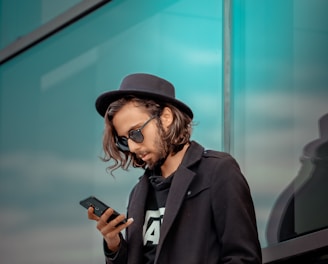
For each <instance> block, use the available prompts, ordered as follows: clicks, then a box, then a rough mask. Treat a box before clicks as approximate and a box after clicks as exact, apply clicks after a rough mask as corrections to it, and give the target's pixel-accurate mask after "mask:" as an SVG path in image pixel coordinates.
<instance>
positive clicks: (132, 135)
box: [116, 116, 155, 151]
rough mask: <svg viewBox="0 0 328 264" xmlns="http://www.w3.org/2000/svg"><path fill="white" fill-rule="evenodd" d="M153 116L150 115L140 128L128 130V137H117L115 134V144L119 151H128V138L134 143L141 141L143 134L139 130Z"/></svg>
mask: <svg viewBox="0 0 328 264" xmlns="http://www.w3.org/2000/svg"><path fill="white" fill-rule="evenodd" d="M154 118H155V116H152V117H151V118H150V119H148V120H147V121H146V122H145V123H144V124H143V125H142V126H141V127H140V128H138V129H135V130H134V129H133V130H130V131H129V133H128V137H119V136H116V146H117V147H118V149H119V150H121V151H130V149H129V145H128V140H129V139H131V140H133V141H134V142H136V143H141V142H143V141H144V136H143V134H142V132H141V130H142V129H143V128H144V127H145V126H146V125H147V124H148V123H149V122H150V121H151V120H153V119H154Z"/></svg>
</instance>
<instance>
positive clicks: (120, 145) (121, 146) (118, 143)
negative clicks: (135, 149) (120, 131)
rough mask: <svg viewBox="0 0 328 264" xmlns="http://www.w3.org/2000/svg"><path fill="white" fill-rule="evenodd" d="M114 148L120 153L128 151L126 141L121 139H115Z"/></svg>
mask: <svg viewBox="0 0 328 264" xmlns="http://www.w3.org/2000/svg"><path fill="white" fill-rule="evenodd" d="M116 146H117V147H118V148H119V149H120V150H122V151H129V150H130V149H129V145H128V139H127V138H123V137H118V138H116Z"/></svg>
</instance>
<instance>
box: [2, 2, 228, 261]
mask: <svg viewBox="0 0 328 264" xmlns="http://www.w3.org/2000/svg"><path fill="white" fill-rule="evenodd" d="M141 7H142V8H141ZM136 10H138V12H136ZM221 13H222V3H221V1H216V0H210V1H207V2H206V4H204V3H203V4H201V5H200V4H199V1H194V0H192V1H191V0H181V1H178V0H167V1H146V0H144V1H134V0H129V1H113V2H111V3H109V4H107V5H104V6H103V7H102V8H100V9H98V10H97V11H96V12H94V13H92V14H90V15H89V16H87V17H85V18H83V19H81V20H79V21H78V22H76V23H75V24H72V25H71V26H70V27H68V28H66V29H65V30H62V31H61V32H59V33H57V34H56V35H53V36H52V37H51V38H49V39H47V40H45V41H43V42H41V43H40V44H38V45H37V46H34V47H33V48H31V49H29V50H27V51H25V52H24V53H22V54H20V55H19V56H17V57H15V58H13V59H11V60H9V61H7V62H6V63H5V64H3V65H1V67H0V85H1V89H0V114H1V115H0V175H1V176H0V198H1V199H0V211H1V217H0V234H1V240H0V262H1V263H26V264H44V263H70V264H74V263H79V264H81V263H102V262H103V261H104V257H103V252H102V238H101V236H100V234H99V233H98V231H97V230H96V226H95V223H94V222H91V221H89V220H88V219H87V214H86V210H85V209H84V208H82V207H81V206H80V205H79V201H80V200H82V199H84V198H85V197H87V196H89V195H95V196H97V197H98V198H100V199H101V200H104V201H105V202H106V203H108V204H109V205H110V206H112V207H114V208H115V209H116V210H118V211H120V212H125V210H126V205H127V199H128V194H129V191H130V189H131V188H132V186H133V185H134V184H135V183H136V182H137V180H138V177H139V176H140V175H141V173H142V172H141V171H140V170H131V171H130V172H122V171H116V173H115V176H116V177H115V178H113V177H112V176H110V175H109V174H108V173H106V170H105V169H106V166H107V164H105V163H103V162H102V161H101V160H100V159H99V156H101V155H102V145H101V144H102V143H101V141H102V133H103V119H102V118H101V117H100V116H99V115H98V114H97V113H96V110H95V107H94V102H95V99H96V98H97V96H98V95H99V94H100V93H102V92H104V91H107V90H113V89H117V88H118V86H119V83H120V81H121V79H122V78H123V77H124V76H125V75H127V74H129V73H133V72H148V73H153V74H158V75H160V76H162V77H164V78H167V79H168V80H170V81H171V82H172V83H174V85H175V86H176V89H177V93H176V96H177V98H179V99H180V100H182V101H184V102H185V103H186V104H188V105H189V106H190V107H191V108H192V109H193V111H194V114H195V122H196V123H197V125H196V126H195V127H194V134H193V138H194V139H196V140H198V141H199V142H201V143H202V144H204V145H205V146H206V147H208V148H215V149H220V148H221V146H222V142H221V122H222V118H221V114H222V113H221V108H222V104H221V101H222V98H221V94H222V91H221V90H222V87H221V82H222V76H221V73H222V62H221V57H222V56H221V52H222V51H221V46H222V44H221V43H222V39H221V36H222V16H221Z"/></svg>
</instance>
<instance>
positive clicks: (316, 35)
mask: <svg viewBox="0 0 328 264" xmlns="http://www.w3.org/2000/svg"><path fill="white" fill-rule="evenodd" d="M233 9H234V11H233V12H234V13H233V15H234V16H233V17H234V20H233V36H234V42H233V58H234V65H233V102H234V105H233V109H234V120H233V126H234V147H233V149H234V154H235V156H236V158H237V159H238V160H239V161H240V163H241V165H242V167H243V168H244V170H245V173H246V175H247V178H248V180H249V183H250V186H251V188H252V190H253V191H254V192H253V196H254V200H255V205H256V209H257V210H256V211H257V218H258V226H259V232H260V239H261V242H262V246H267V245H273V244H275V243H279V242H281V241H284V240H288V239H291V238H293V237H299V236H302V235H304V234H307V233H310V232H314V231H317V230H320V229H322V228H327V227H328V214H327V210H326V204H327V202H328V199H327V198H328V196H327V192H326V191H325V190H326V186H327V177H326V176H327V162H328V160H327V152H325V151H327V141H328V138H327V136H328V130H327V125H328V124H327V121H328V120H327V119H328V116H327V114H328V103H327V102H328V74H327V69H328V51H327V47H328V24H327V18H326V17H327V16H326V14H327V12H328V2H327V1H320V0H314V1H306V0H295V1H291V0H288V1H286V0H272V1H271V0H268V1H261V0H254V1H243V0H238V1H234V6H233ZM325 144H326V145H325ZM324 157H325V158H324ZM323 176H325V177H323Z"/></svg>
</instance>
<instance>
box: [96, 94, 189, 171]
mask: <svg viewBox="0 0 328 264" xmlns="http://www.w3.org/2000/svg"><path fill="white" fill-rule="evenodd" d="M128 102H134V103H135V105H136V106H137V107H142V108H144V109H145V110H146V111H147V112H148V114H149V117H151V116H154V117H155V119H156V120H157V121H156V124H157V127H158V130H159V135H160V137H161V138H162V139H163V147H164V150H165V152H166V153H167V154H173V155H174V154H176V153H177V152H179V151H180V150H181V149H182V148H183V146H184V145H185V144H187V143H189V142H190V136H191V130H192V119H191V118H190V117H189V116H188V115H187V114H186V113H184V112H182V111H180V110H179V109H178V108H176V107H175V106H173V105H171V104H166V103H157V102H155V101H153V100H149V99H142V98H137V97H133V96H128V97H124V98H122V99H119V100H117V101H115V102H113V103H111V104H110V105H109V107H108V109H107V112H106V114H105V118H104V120H105V130H104V136H103V150H104V156H103V157H102V160H103V161H105V162H107V161H113V164H112V165H110V166H108V167H107V170H108V171H110V172H111V174H112V173H113V171H114V170H116V169H118V168H122V169H124V170H128V168H129V166H130V165H131V164H132V166H133V167H142V168H145V166H146V164H145V162H144V161H142V160H141V159H139V158H138V157H137V156H136V155H135V154H134V153H131V152H129V151H121V150H119V149H118V147H117V145H116V137H117V132H116V131H115V128H114V126H113V122H112V120H113V117H114V116H115V114H116V113H117V112H118V111H119V110H120V109H121V108H122V107H123V106H124V105H125V104H126V103H128ZM164 107H169V108H170V109H171V111H172V114H173V122H172V124H171V125H170V127H169V128H168V129H167V131H166V132H165V130H164V129H163V126H162V123H161V119H160V116H161V114H162V111H163V109H164ZM112 175H113V174H112Z"/></svg>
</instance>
